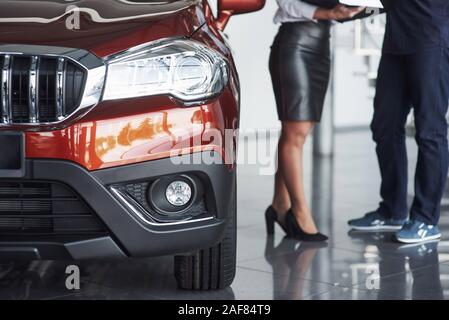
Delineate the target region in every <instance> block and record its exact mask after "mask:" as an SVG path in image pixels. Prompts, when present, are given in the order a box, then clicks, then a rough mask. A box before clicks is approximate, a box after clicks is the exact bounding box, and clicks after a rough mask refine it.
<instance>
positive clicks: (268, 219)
mask: <svg viewBox="0 0 449 320" xmlns="http://www.w3.org/2000/svg"><path fill="white" fill-rule="evenodd" d="M275 222H276V223H278V224H279V225H280V226H281V228H282V230H284V232H285V233H287V234H288V232H287V229H286V228H285V226H283V225H282V224H281V223H280V222H279V220H278V213H277V212H276V210H275V209H274V208H273V206H269V207H268V209H267V211H265V223H266V225H267V234H268V235H269V236H271V235H273V234H274V224H275Z"/></svg>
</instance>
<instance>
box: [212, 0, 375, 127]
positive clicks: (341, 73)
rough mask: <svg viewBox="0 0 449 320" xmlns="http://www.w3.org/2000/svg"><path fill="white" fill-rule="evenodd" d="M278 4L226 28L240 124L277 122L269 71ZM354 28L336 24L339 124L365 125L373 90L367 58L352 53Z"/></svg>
mask: <svg viewBox="0 0 449 320" xmlns="http://www.w3.org/2000/svg"><path fill="white" fill-rule="evenodd" d="M210 2H211V3H212V4H213V3H214V2H215V1H213V0H212V1H210ZM276 9H277V5H276V1H274V0H268V1H267V5H266V7H265V9H264V10H262V11H259V12H255V13H251V14H246V15H241V16H234V17H232V19H231V21H230V23H229V25H228V27H227V29H226V34H228V36H229V41H230V43H231V45H232V47H233V49H234V51H235V58H236V62H237V67H238V69H239V73H240V78H241V84H242V122H241V125H242V128H273V127H278V126H279V123H278V120H277V114H276V107H275V101H274V96H273V91H272V86H271V79H270V75H269V71H268V59H269V54H270V46H271V43H272V41H273V39H274V37H275V35H276V32H277V30H278V27H279V26H276V25H274V24H273V22H272V20H273V16H274V14H275V12H276ZM352 29H353V25H352V23H349V24H345V25H337V26H336V34H337V37H336V39H335V40H336V44H337V50H336V53H335V58H336V60H335V62H336V66H335V80H336V83H335V87H336V107H335V124H336V126H337V127H352V126H367V125H368V124H369V122H370V118H371V113H372V101H371V98H372V94H373V92H372V89H370V88H369V86H368V80H367V79H366V78H365V76H364V75H365V73H366V71H367V67H366V65H365V63H364V58H363V57H361V56H357V55H355V54H354V52H353V49H352V48H353V42H352V39H353V31H352ZM325 112H326V111H325Z"/></svg>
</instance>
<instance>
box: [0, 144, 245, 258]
mask: <svg viewBox="0 0 449 320" xmlns="http://www.w3.org/2000/svg"><path fill="white" fill-rule="evenodd" d="M207 154H208V159H209V160H213V161H208V164H206V163H197V162H194V163H192V162H191V160H192V155H184V156H181V157H179V158H178V159H177V162H176V163H174V162H173V161H172V160H171V159H169V158H166V159H161V160H155V161H149V162H144V163H139V164H132V165H127V166H121V167H116V168H109V169H103V170H97V171H91V172H89V171H87V170H86V169H84V168H82V167H81V166H79V165H77V164H74V163H72V162H67V161H59V160H45V159H28V160H26V174H25V177H24V178H23V179H26V180H31V181H55V182H60V183H64V184H66V185H68V186H69V187H71V188H72V189H73V190H75V191H76V192H77V193H78V195H79V196H80V197H81V198H82V199H83V200H84V201H85V202H86V203H87V204H88V205H89V206H90V208H91V209H92V210H93V212H94V213H95V214H96V215H97V216H98V218H99V219H100V220H101V221H102V222H103V223H104V225H105V226H106V228H107V230H108V235H107V236H101V237H98V238H90V239H83V240H81V241H72V240H70V239H66V240H65V239H64V238H61V239H58V240H57V241H56V240H54V239H48V238H47V239H45V238H39V237H33V236H31V235H27V236H26V237H19V238H17V237H15V238H14V239H8V237H7V236H2V235H0V257H2V256H3V257H5V256H6V257H8V258H11V259H15V258H22V257H26V258H27V259H28V258H31V259H75V260H79V259H93V258H116V257H149V256H162V255H173V254H188V253H190V252H194V251H196V250H199V249H205V248H208V247H211V246H213V245H215V244H217V243H218V242H220V241H221V240H222V238H223V235H224V231H225V228H226V225H227V222H228V219H227V218H228V215H229V212H230V210H231V205H232V197H233V195H234V192H235V190H234V188H235V179H236V174H235V169H234V168H231V167H230V166H227V165H225V164H223V160H222V157H221V155H219V154H218V153H216V152H212V153H211V152H207ZM196 155H198V156H201V155H202V153H198V154H196ZM196 159H198V158H196ZM179 160H181V161H179ZM210 163H212V164H210ZM189 173H195V174H199V175H200V176H201V177H202V179H205V180H207V181H205V183H206V184H207V188H206V194H207V196H208V197H209V199H212V201H210V202H208V211H210V213H211V215H210V217H209V218H208V219H197V220H194V219H193V220H192V221H188V222H185V221H184V222H179V223H148V222H147V221H144V220H143V219H142V218H141V217H139V216H138V215H136V213H135V212H133V210H132V209H131V208H130V207H129V206H127V204H126V203H125V202H124V201H123V199H120V197H119V196H117V194H115V193H114V191H113V189H112V188H111V187H112V186H114V185H116V184H123V183H128V182H133V181H142V180H151V179H155V178H157V177H162V176H166V175H174V174H189Z"/></svg>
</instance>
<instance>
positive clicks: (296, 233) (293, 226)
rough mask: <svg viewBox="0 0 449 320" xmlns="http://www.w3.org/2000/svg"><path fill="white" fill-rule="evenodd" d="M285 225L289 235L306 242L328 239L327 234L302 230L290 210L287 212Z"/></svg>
mask: <svg viewBox="0 0 449 320" xmlns="http://www.w3.org/2000/svg"><path fill="white" fill-rule="evenodd" d="M285 225H286V228H287V231H288V234H289V236H290V237H292V238H295V239H296V240H300V241H306V242H324V241H327V240H329V238H328V237H327V236H325V235H324V234H321V233H315V234H310V233H306V232H304V230H302V229H301V227H300V226H299V224H298V221H297V220H296V218H295V215H294V214H293V212H292V211H291V210H290V211H289V212H288V213H287V217H286V220H285Z"/></svg>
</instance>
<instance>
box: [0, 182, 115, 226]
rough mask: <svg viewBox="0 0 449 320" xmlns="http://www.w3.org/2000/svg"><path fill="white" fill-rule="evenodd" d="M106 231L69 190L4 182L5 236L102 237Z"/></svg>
mask: <svg viewBox="0 0 449 320" xmlns="http://www.w3.org/2000/svg"><path fill="white" fill-rule="evenodd" d="M106 231H107V230H106V228H105V226H104V225H103V223H102V222H101V221H100V220H99V219H98V217H97V216H96V215H95V214H94V213H93V212H92V210H91V209H90V208H89V207H88V205H87V204H86V203H85V202H84V201H83V200H82V199H81V198H80V197H79V196H78V195H77V194H76V193H75V192H74V191H73V190H72V189H71V188H69V187H68V186H65V185H63V184H59V183H51V182H23V181H20V182H15V181H0V233H1V234H30V233H31V234H53V235H84V234H85V235H98V234H106V233H107V232H106Z"/></svg>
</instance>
